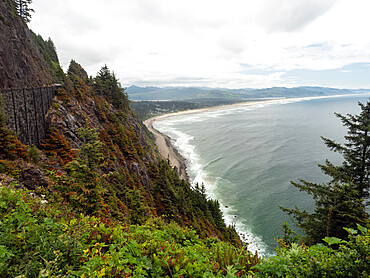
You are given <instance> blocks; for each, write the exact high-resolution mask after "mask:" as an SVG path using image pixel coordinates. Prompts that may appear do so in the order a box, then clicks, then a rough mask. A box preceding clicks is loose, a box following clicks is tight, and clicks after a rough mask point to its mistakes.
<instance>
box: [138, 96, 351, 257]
mask: <svg viewBox="0 0 370 278" xmlns="http://www.w3.org/2000/svg"><path fill="white" fill-rule="evenodd" d="M345 96H348V95H333V96H316V97H300V98H284V99H273V100H271V99H269V100H261V101H249V102H243V103H236V104H231V105H221V106H214V107H207V108H202V109H193V110H186V111H179V112H176V113H168V114H163V115H159V116H155V117H152V118H149V119H147V120H146V121H145V122H144V124H145V125H146V126H147V127H148V129H149V130H150V131H151V132H152V133H153V134H154V135H155V137H156V140H157V142H156V144H157V146H158V148H160V147H162V148H167V149H172V150H175V151H176V153H177V156H176V157H173V158H172V159H177V160H179V161H182V162H183V165H184V167H185V168H184V169H185V173H186V171H187V170H186V164H185V162H189V161H187V160H186V159H185V158H184V157H182V155H180V154H179V152H178V151H177V150H176V149H175V147H174V146H173V145H172V144H171V142H173V141H172V139H171V138H170V137H168V136H166V135H165V134H162V133H160V132H159V131H157V130H156V129H155V128H154V127H153V123H154V122H155V121H161V120H166V119H168V118H169V117H173V116H181V115H190V114H198V113H203V112H212V111H217V110H221V111H222V110H228V109H231V110H234V109H238V108H243V107H248V106H253V105H256V104H257V105H258V104H261V105H262V104H270V103H271V104H274V103H281V104H286V103H290V102H299V101H305V100H312V99H322V98H333V97H334V98H336V97H345ZM350 96H352V94H351V95H350ZM149 126H150V128H149ZM153 130H154V132H153ZM158 137H161V138H162V143H161V146H159V144H158V139H157V138H158ZM163 142H165V143H163ZM167 152H169V150H167ZM162 157H163V155H162ZM164 158H165V159H167V158H169V157H168V153H167V155H165V157H164ZM171 165H173V163H172V162H171ZM187 181H188V182H189V184H190V185H191V183H190V182H193V181H189V179H187ZM220 205H221V210H222V212H223V215H224V217H223V218H224V221H225V223H226V224H227V225H235V228H236V231H237V233H238V234H239V236H240V239H241V240H242V242H244V243H246V244H247V245H248V250H250V251H251V252H252V253H254V252H255V251H257V252H258V253H259V254H261V255H262V256H269V255H270V254H271V252H270V251H271V250H268V249H267V246H266V245H265V243H264V240H263V238H261V237H259V236H258V235H255V234H254V233H252V232H251V231H250V230H249V229H248V227H246V226H245V225H244V224H243V223H242V222H240V223H236V222H239V221H236V222H235V220H236V219H237V215H236V214H235V213H237V212H234V211H232V212H231V211H229V209H228V207H229V206H230V204H221V203H220ZM235 223H236V224H235Z"/></svg>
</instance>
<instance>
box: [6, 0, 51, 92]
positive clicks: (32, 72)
mask: <svg viewBox="0 0 370 278" xmlns="http://www.w3.org/2000/svg"><path fill="white" fill-rule="evenodd" d="M12 3H13V1H10V0H6V1H1V2H0V42H1V43H0V89H5V88H23V87H32V86H42V85H44V84H46V85H49V84H52V83H53V82H55V81H56V80H57V78H56V77H55V76H53V75H52V70H51V68H50V65H49V64H48V63H47V62H46V60H45V58H44V57H43V55H42V53H41V52H40V50H39V47H38V45H37V42H36V41H35V39H34V35H33V34H32V32H31V31H30V30H29V29H28V27H27V25H26V24H25V23H24V22H23V21H22V19H20V17H19V16H18V15H17V14H16V12H15V10H14V7H13V5H14V4H12Z"/></svg>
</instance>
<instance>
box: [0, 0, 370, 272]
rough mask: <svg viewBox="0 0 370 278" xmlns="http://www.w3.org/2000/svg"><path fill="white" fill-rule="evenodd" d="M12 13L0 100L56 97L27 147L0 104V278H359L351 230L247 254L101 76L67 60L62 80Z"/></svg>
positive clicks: (7, 8) (362, 250) (357, 242)
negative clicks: (54, 88)
mask: <svg viewBox="0 0 370 278" xmlns="http://www.w3.org/2000/svg"><path fill="white" fill-rule="evenodd" d="M12 3H14V2H13V1H10V0H7V1H2V2H1V4H0V7H1V10H0V12H1V14H0V28H1V29H0V30H1V39H2V42H4V41H10V38H9V37H7V36H10V33H9V32H8V31H9V30H10V29H11V30H13V31H14V30H17V28H21V29H22V30H23V31H22V32H18V33H17V47H19V49H24V50H25V51H20V52H17V53H15V52H10V54H7V55H6V56H0V58H1V60H0V63H1V66H2V67H3V68H4V69H6V74H5V75H4V74H2V75H1V81H2V82H1V83H0V85H1V87H0V91H1V89H4V88H8V87H22V86H40V85H43V84H45V85H50V84H51V83H52V82H55V81H58V82H61V83H62V85H63V88H61V89H59V90H58V92H57V95H56V96H55V98H54V100H53V103H52V105H51V107H50V109H49V110H48V112H47V115H46V123H47V128H48V129H47V134H46V138H45V139H44V140H43V141H42V143H41V145H40V147H39V148H36V147H35V146H27V145H24V144H22V143H21V142H20V141H19V140H18V139H17V136H18V134H16V133H15V132H14V131H11V130H9V129H8V128H7V126H6V119H7V115H6V114H5V112H4V105H6V103H4V100H3V99H2V98H1V94H0V277H248V276H253V275H256V276H259V277H284V276H286V277H300V276H301V277H324V276H326V277H348V276H351V275H352V276H357V277H366V275H367V273H368V272H369V269H370V267H369V261H370V260H369V257H370V255H369V252H370V248H369V232H368V230H367V229H366V228H365V227H363V226H356V227H357V230H358V231H357V230H355V229H353V228H351V229H347V231H348V232H349V233H350V236H349V237H348V238H346V239H345V240H344V239H337V238H329V237H328V238H326V240H325V242H326V243H327V246H324V245H313V246H311V247H307V246H306V245H305V244H300V245H299V244H298V243H297V242H299V240H297V239H294V238H292V237H291V236H290V235H291V233H290V230H289V229H288V228H287V229H286V231H287V233H286V237H285V238H284V239H282V240H280V245H281V246H280V249H278V251H277V254H278V256H276V257H272V258H266V259H263V260H262V259H261V258H259V257H258V254H251V253H250V252H248V251H247V249H246V248H245V246H243V243H242V242H241V241H240V239H239V237H238V235H237V233H236V231H235V229H234V228H233V227H227V226H226V225H225V223H224V221H223V218H222V213H221V211H220V207H219V203H218V202H217V200H210V199H208V198H207V195H206V192H205V190H204V187H203V186H202V185H198V186H195V188H191V187H190V186H189V184H188V183H187V182H186V181H184V180H182V179H180V178H179V176H178V175H177V173H176V171H175V170H174V169H173V168H172V167H171V165H170V163H169V161H167V160H163V159H161V158H160V156H159V154H158V152H157V150H156V146H155V144H154V142H153V139H152V135H151V134H150V133H148V131H146V129H145V128H144V127H143V125H142V123H141V122H139V121H138V120H137V118H136V117H135V116H134V113H133V112H132V110H131V107H130V101H129V100H128V96H127V94H126V93H125V91H124V89H122V88H121V86H120V83H119V80H118V79H117V77H116V76H115V74H114V73H113V72H112V71H111V70H110V69H109V68H108V67H107V66H106V65H105V66H103V67H102V68H101V70H100V71H99V72H98V73H97V74H96V75H95V76H94V77H89V76H88V74H87V72H86V71H85V70H84V69H83V67H82V66H81V65H80V64H78V63H77V62H76V61H74V60H72V61H71V63H70V65H69V68H68V70H67V71H66V72H63V70H62V69H61V67H60V65H59V60H58V57H57V55H56V50H55V46H54V44H53V42H52V40H51V39H48V40H47V41H45V40H43V39H42V37H41V36H39V35H36V34H34V33H32V32H31V31H30V30H28V28H27V25H26V23H25V20H24V18H22V17H20V15H19V14H17V10H16V9H15V6H14V5H13V4H12ZM17 26H18V27H17ZM19 26H21V27H19ZM4 45H5V44H4ZM2 46H3V44H1V46H0V47H2ZM8 47H11V46H8ZM0 53H4V52H1V51H0ZM29 53H34V54H32V55H34V58H35V59H33V60H32V59H31V60H32V61H33V62H34V61H36V60H37V61H38V62H37V63H35V64H32V63H33V62H32V63H31V62H30V63H28V62H27V61H28V59H26V58H25V57H24V56H22V55H25V56H26V57H28V55H29ZM13 61H14V64H11V63H13ZM25 61H26V62H25ZM24 64H26V65H24ZM30 65H33V66H32V67H31V66H30ZM0 74H1V73H0ZM23 77H24V79H23ZM332 247H333V248H332ZM348 262H353V263H352V264H351V265H348Z"/></svg>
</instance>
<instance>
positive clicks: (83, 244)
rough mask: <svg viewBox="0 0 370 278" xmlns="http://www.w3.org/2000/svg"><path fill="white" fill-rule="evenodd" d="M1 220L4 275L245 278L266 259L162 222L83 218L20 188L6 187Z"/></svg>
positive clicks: (0, 199)
mask: <svg viewBox="0 0 370 278" xmlns="http://www.w3.org/2000/svg"><path fill="white" fill-rule="evenodd" d="M56 207H58V208H60V210H58V209H56ZM0 219H1V220H0V251H1V252H0V276H1V277H16V276H18V277H20V276H21V277H224V276H225V275H226V274H227V275H228V276H227V277H238V276H243V275H245V274H247V273H252V271H251V270H250V268H251V267H252V266H253V265H255V264H256V263H257V262H258V261H259V259H258V257H257V256H254V255H251V254H250V253H249V252H247V251H245V250H243V249H239V250H238V249H236V248H235V247H234V246H232V245H228V244H226V243H223V242H221V241H219V240H218V239H216V238H207V239H200V238H199V236H197V235H196V232H195V231H194V230H191V229H188V228H181V227H180V226H178V225H177V224H175V223H169V224H166V223H165V222H164V221H163V220H162V219H160V218H150V219H148V220H147V221H146V222H145V223H144V224H142V225H126V224H123V223H119V222H117V221H115V220H114V219H112V218H106V217H94V216H86V215H84V214H75V213H74V212H73V211H68V210H67V208H66V207H60V206H59V205H58V206H55V205H54V204H53V203H51V204H49V203H47V202H46V201H45V200H43V199H42V198H37V197H32V195H31V194H30V192H27V191H23V190H15V189H14V187H13V186H10V187H4V186H1V187H0Z"/></svg>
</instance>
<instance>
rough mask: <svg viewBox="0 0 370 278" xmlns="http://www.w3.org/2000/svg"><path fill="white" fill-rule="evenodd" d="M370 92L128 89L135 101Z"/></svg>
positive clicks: (284, 89)
mask: <svg viewBox="0 0 370 278" xmlns="http://www.w3.org/2000/svg"><path fill="white" fill-rule="evenodd" d="M363 92H370V90H367V89H355V90H350V89H336V88H326V87H310V86H301V87H294V88H286V87H272V88H266V89H250V88H248V89H226V88H225V89H224V88H207V87H164V88H159V87H153V86H149V87H138V86H130V87H128V88H127V89H126V93H127V94H128V96H129V98H130V99H131V100H133V101H135V100H137V101H138V100H189V99H230V100H248V99H256V98H257V99H258V98H291V97H312V96H330V95H343V94H355V93H363Z"/></svg>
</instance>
